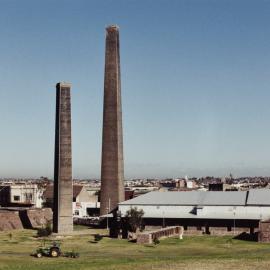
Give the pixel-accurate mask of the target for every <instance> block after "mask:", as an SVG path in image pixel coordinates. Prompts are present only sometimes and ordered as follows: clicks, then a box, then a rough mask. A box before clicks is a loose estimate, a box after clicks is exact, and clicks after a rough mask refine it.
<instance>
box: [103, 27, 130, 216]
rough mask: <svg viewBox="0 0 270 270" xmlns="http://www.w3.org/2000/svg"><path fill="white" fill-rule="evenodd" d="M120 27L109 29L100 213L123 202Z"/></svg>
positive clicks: (110, 209)
mask: <svg viewBox="0 0 270 270" xmlns="http://www.w3.org/2000/svg"><path fill="white" fill-rule="evenodd" d="M124 196H125V191H124V161H123V131H122V105H121V75H120V54H119V28H118V26H116V25H111V26H108V27H107V28H106V54H105V77H104V105H103V134H102V164H101V200H100V215H105V214H107V213H109V212H111V211H113V210H114V209H115V208H116V207H117V205H118V203H119V202H122V201H124V199H125V198H124Z"/></svg>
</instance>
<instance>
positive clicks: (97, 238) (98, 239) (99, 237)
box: [94, 234, 103, 242]
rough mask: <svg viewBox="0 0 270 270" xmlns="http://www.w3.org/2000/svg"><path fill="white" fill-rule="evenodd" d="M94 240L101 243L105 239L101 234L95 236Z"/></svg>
mask: <svg viewBox="0 0 270 270" xmlns="http://www.w3.org/2000/svg"><path fill="white" fill-rule="evenodd" d="M94 238H95V241H96V242H99V241H100V240H101V239H102V238H103V237H102V235H100V234H95V236H94Z"/></svg>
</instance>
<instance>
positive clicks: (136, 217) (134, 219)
mask: <svg viewBox="0 0 270 270" xmlns="http://www.w3.org/2000/svg"><path fill="white" fill-rule="evenodd" d="M143 215H144V211H143V210H142V209H137V207H134V208H133V207H131V208H130V209H129V210H128V211H127V212H126V215H125V218H126V221H127V224H128V227H129V231H131V232H134V233H135V232H136V231H137V229H140V228H141V227H142V221H143V219H142V217H143Z"/></svg>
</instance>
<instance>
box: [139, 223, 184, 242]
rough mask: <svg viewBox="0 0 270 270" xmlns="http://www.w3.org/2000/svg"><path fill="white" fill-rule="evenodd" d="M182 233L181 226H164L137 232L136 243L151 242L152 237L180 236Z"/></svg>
mask: <svg viewBox="0 0 270 270" xmlns="http://www.w3.org/2000/svg"><path fill="white" fill-rule="evenodd" d="M182 234H183V227H181V226H173V227H166V228H163V229H159V230H155V231H149V232H143V233H139V234H138V235H137V243H138V244H152V243H153V240H154V239H162V238H167V237H173V236H182Z"/></svg>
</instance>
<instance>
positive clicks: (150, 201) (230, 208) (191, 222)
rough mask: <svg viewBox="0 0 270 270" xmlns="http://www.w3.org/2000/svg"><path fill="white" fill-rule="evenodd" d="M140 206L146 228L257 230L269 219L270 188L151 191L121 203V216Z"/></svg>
mask: <svg viewBox="0 0 270 270" xmlns="http://www.w3.org/2000/svg"><path fill="white" fill-rule="evenodd" d="M130 207H137V208H138V209H142V210H143V211H144V216H143V219H144V224H145V225H146V226H163V225H164V224H165V225H166V226H174V225H182V226H184V227H185V228H187V227H190V226H191V227H192V226H193V227H206V230H205V231H206V233H208V231H209V227H227V228H228V230H232V231H233V229H232V228H235V227H241V228H243V227H245V228H250V229H252V230H253V229H254V228H258V225H259V221H260V220H262V219H266V220H269V219H270V189H254V190H250V191H226V192H224V191H190V192H174V191H173V192H150V193H147V194H145V195H142V196H139V197H136V198H134V199H131V200H128V201H125V202H122V203H120V204H119V210H120V211H121V213H122V216H124V215H125V213H126V212H127V211H128V210H129V209H130Z"/></svg>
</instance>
